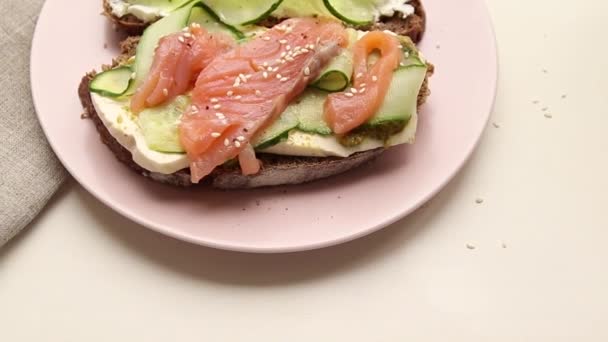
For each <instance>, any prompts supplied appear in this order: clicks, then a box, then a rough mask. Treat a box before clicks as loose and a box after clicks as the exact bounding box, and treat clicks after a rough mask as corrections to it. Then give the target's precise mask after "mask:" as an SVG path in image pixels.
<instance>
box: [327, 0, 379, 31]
mask: <svg viewBox="0 0 608 342" xmlns="http://www.w3.org/2000/svg"><path fill="white" fill-rule="evenodd" d="M323 3H324V4H325V6H326V7H327V9H328V10H329V12H331V14H333V15H334V16H336V17H337V18H339V19H340V20H342V21H344V22H346V23H348V24H351V25H353V26H365V25H369V24H372V23H373V22H374V14H375V13H376V7H375V4H376V1H373V0H323Z"/></svg>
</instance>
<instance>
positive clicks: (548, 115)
mask: <svg viewBox="0 0 608 342" xmlns="http://www.w3.org/2000/svg"><path fill="white" fill-rule="evenodd" d="M545 117H546V118H547V119H551V118H553V115H551V114H549V113H545Z"/></svg>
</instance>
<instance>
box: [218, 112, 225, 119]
mask: <svg viewBox="0 0 608 342" xmlns="http://www.w3.org/2000/svg"><path fill="white" fill-rule="evenodd" d="M215 116H217V118H218V119H220V120H223V119H225V118H226V115H224V114H223V113H219V112H218V113H215Z"/></svg>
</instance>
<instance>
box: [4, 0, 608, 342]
mask: <svg viewBox="0 0 608 342" xmlns="http://www.w3.org/2000/svg"><path fill="white" fill-rule="evenodd" d="M446 1H448V0H446ZM489 7H490V9H491V12H492V16H493V18H494V21H495V25H496V32H497V36H498V42H499V45H500V64H501V72H500V85H499V94H498V99H497V105H496V109H495V112H494V113H493V115H492V121H493V122H495V123H497V124H498V125H500V128H495V127H493V125H491V124H490V125H489V127H488V129H487V131H486V133H485V134H484V137H483V139H482V142H481V145H480V147H479V149H478V150H477V152H476V153H475V155H474V157H473V159H472V160H471V162H470V163H469V164H468V165H467V166H466V167H465V169H464V170H463V172H461V173H460V174H459V176H457V178H456V179H455V180H454V181H453V182H452V183H451V184H450V185H449V186H448V187H447V188H446V189H445V190H444V191H443V192H441V194H440V195H439V196H437V197H436V198H435V199H434V200H432V201H431V202H430V203H429V205H428V206H427V207H426V208H424V209H421V210H419V211H418V212H416V213H414V214H413V215H411V216H410V217H408V218H407V219H405V220H403V221H401V222H399V223H397V224H395V225H393V226H392V227H390V228H388V229H385V230H383V231H381V232H379V233H377V234H373V235H372V236H369V237H366V238H363V239H360V240H358V241H355V242H352V243H349V244H346V245H342V246H339V247H334V248H330V249H325V250H320V251H315V252H310V253H302V254H293V255H245V254H237V253H229V252H222V251H216V250H211V249H207V248H202V247H197V246H193V245H189V244H186V243H182V242H179V241H175V240H172V239H169V238H165V237H163V236H160V235H158V234H156V233H153V232H151V231H149V230H147V229H145V228H142V227H139V226H137V225H135V224H133V223H131V222H129V221H128V220H126V219H124V218H122V217H121V216H119V215H118V214H116V213H114V212H113V211H111V210H110V209H108V208H106V207H105V206H103V205H102V204H101V203H99V202H98V201H97V200H95V199H94V198H93V197H92V196H91V195H89V194H88V193H87V192H86V191H84V190H83V189H82V188H81V187H80V186H79V185H77V184H76V183H75V182H74V181H70V182H69V183H68V184H66V185H65V186H64V187H63V189H62V191H61V192H60V193H59V194H58V195H57V196H56V197H55V198H54V200H53V201H52V203H51V204H50V205H49V207H48V208H47V209H46V210H45V212H44V213H43V214H42V215H41V216H40V217H39V219H38V220H36V222H34V223H33V224H32V225H31V227H29V229H28V230H27V231H26V232H25V233H24V234H22V235H21V236H20V237H19V238H18V239H16V240H15V241H13V242H12V243H10V244H9V245H8V246H7V247H5V248H3V249H2V250H0V340H1V341H7V342H8V341H10V342H13V341H79V342H81V341H185V340H197V341H233V340H234V341H608V270H607V264H608V134H607V132H608V57H607V55H608V48H607V47H606V41H607V38H606V35H607V34H608V14H607V13H608V2H607V1H604V0H580V1H575V2H568V4H566V2H564V1H562V2H556V1H549V0H534V1H533V0H530V1H523V0H520V1H505V0H491V1H489ZM463 38H464V37H463ZM562 95H564V96H565V98H562ZM534 101H539V103H537V104H535V103H533V102H534ZM544 107H547V113H550V114H551V115H552V116H553V118H552V119H549V118H546V117H545V116H544V115H543V111H542V109H543V108H544ZM477 198H482V199H483V200H484V202H483V203H481V204H477V203H476V199H477ZM467 244H471V245H472V246H475V249H469V248H467V247H466V245H467ZM503 244H504V246H503Z"/></svg>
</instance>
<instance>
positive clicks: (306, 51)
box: [300, 49, 310, 53]
mask: <svg viewBox="0 0 608 342" xmlns="http://www.w3.org/2000/svg"><path fill="white" fill-rule="evenodd" d="M300 51H301V52H302V53H309V52H310V50H308V49H302V50H300Z"/></svg>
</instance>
